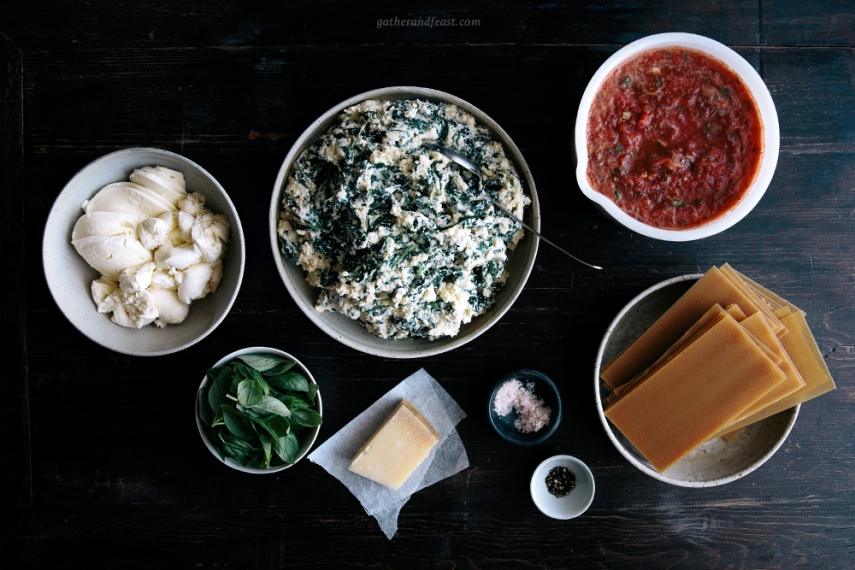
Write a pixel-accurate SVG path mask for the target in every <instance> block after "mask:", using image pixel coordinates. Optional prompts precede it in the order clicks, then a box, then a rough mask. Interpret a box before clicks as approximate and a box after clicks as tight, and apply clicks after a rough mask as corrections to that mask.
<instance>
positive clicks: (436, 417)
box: [309, 369, 469, 539]
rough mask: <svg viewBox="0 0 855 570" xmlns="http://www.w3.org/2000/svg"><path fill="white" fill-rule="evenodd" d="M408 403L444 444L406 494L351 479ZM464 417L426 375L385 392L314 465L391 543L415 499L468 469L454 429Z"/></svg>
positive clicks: (404, 490) (314, 455) (402, 490)
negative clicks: (353, 463)
mask: <svg viewBox="0 0 855 570" xmlns="http://www.w3.org/2000/svg"><path fill="white" fill-rule="evenodd" d="M403 398H405V399H407V400H409V402H410V403H412V404H413V405H414V406H415V407H416V408H418V410H419V411H420V412H421V413H422V415H423V416H424V417H425V418H426V419H427V420H428V421H429V422H430V423H431V425H433V427H434V429H435V430H436V432H437V434H438V435H439V443H438V444H437V445H435V446H434V448H433V449H432V450H431V452H430V454H429V455H428V456H427V458H426V459H425V460H424V461H423V462H422V464H421V465H420V466H419V467H418V468H417V469H416V471H414V472H413V474H412V475H410V478H409V479H407V480H406V482H404V484H403V485H402V486H401V488H400V489H398V490H397V491H392V490H391V489H388V488H386V487H384V486H383V485H380V484H378V483H375V482H374V481H371V480H370V479H366V478H365V477H362V476H360V475H357V474H355V473H351V472H350V471H349V470H348V469H347V467H348V465H350V460H351V459H352V458H353V456H354V454H356V452H357V451H358V450H359V448H360V447H362V445H363V444H364V443H365V442H366V441H367V440H368V438H369V437H371V435H372V434H373V433H374V432H375V431H376V430H377V428H379V427H380V425H381V424H382V423H383V422H384V421H385V420H386V418H387V417H389V414H391V413H392V411H393V410H394V409H395V406H397V405H398V403H399V402H400V401H401V399H403ZM465 417H466V413H465V412H464V411H463V410H462V409H461V408H460V406H458V405H457V402H455V401H454V399H453V398H452V397H451V396H450V395H449V394H448V392H446V391H445V390H444V389H443V388H442V386H440V385H439V383H438V382H437V381H436V380H434V379H433V377H431V375H430V374H428V373H427V372H425V370H424V369H421V370H419V371H418V372H416V373H415V374H413V375H412V376H410V377H409V378H407V379H405V380H403V381H402V382H401V383H400V384H398V385H397V386H395V387H394V388H392V389H391V390H389V391H388V392H386V394H384V395H383V396H382V397H381V398H380V399H379V400H377V401H376V402H375V403H374V404H372V405H371V406H370V407H369V408H368V409H367V410H365V411H364V412H362V413H361V414H359V415H358V416H357V417H356V418H354V419H353V421H351V422H350V423H349V424H347V425H346V426H344V427H343V428H342V429H341V430H340V431H339V432H338V433H336V434H335V435H334V436H332V437H331V438H330V439H328V440H327V441H326V442H325V443H324V444H323V445H322V446H320V447H319V448H317V449H316V450H315V451H314V452H312V454H311V455H309V461H311V462H313V463H317V464H318V465H320V466H321V467H323V468H324V469H326V470H327V471H328V472H329V473H330V474H331V475H332V476H333V477H335V478H336V479H338V480H339V481H341V482H342V483H344V485H345V487H347V488H348V489H349V490H350V492H351V493H353V494H354V496H355V497H356V498H357V499H359V502H360V503H361V504H362V507H363V508H364V509H365V512H367V513H368V514H369V515H371V516H373V517H374V518H376V519H377V522H378V523H379V524H380V529H381V530H382V531H383V533H384V534H385V535H386V538H389V539H391V538H392V537H393V536H394V535H395V532H396V531H397V530H398V514H399V513H400V512H401V508H402V507H403V506H404V505H405V504H406V502H407V501H408V500H409V499H410V496H412V494H413V493H415V492H417V491H420V490H421V489H424V488H425V487H428V486H430V485H433V484H434V483H437V482H439V481H442V480H443V479H445V478H446V477H450V476H452V475H454V474H455V473H458V472H460V471H462V470H463V469H466V468H467V467H469V457H468V456H467V455H466V449H465V448H464V447H463V441H461V439H460V436H459V435H458V434H457V430H456V429H455V426H456V425H457V424H458V423H459V422H460V420H462V419H463V418H465Z"/></svg>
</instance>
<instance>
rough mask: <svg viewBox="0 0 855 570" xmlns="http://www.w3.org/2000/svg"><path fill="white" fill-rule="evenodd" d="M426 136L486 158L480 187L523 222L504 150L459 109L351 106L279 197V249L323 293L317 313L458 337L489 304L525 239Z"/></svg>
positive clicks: (418, 104) (401, 331) (372, 326)
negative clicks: (427, 145)
mask: <svg viewBox="0 0 855 570" xmlns="http://www.w3.org/2000/svg"><path fill="white" fill-rule="evenodd" d="M423 141H428V142H437V143H439V144H441V145H444V146H446V147H449V148H452V149H454V150H456V151H458V152H459V153H461V154H463V155H464V156H466V157H467V158H469V159H470V160H472V161H473V162H475V163H476V164H479V165H480V166H481V176H482V180H483V187H484V190H485V191H486V192H489V193H490V195H491V196H492V197H493V198H495V199H497V200H498V201H499V202H500V203H501V204H502V205H503V206H505V207H506V208H507V209H508V210H509V211H511V212H513V213H514V214H515V215H516V216H518V217H520V218H522V215H523V209H524V207H525V206H526V205H528V204H529V203H530V199H529V198H528V196H526V195H525V193H524V192H523V185H522V181H521V179H520V177H519V175H518V174H517V173H516V171H515V170H514V167H513V166H512V164H511V162H510V161H509V160H508V158H507V157H506V156H505V152H504V150H503V148H502V145H501V144H500V143H498V142H496V141H494V140H493V139H492V138H491V136H490V133H489V132H488V131H487V129H486V128H484V127H482V126H480V125H477V124H476V123H475V119H474V118H473V117H472V116H471V115H470V114H468V113H466V112H464V111H462V110H461V109H459V108H458V107H456V106H454V105H448V104H444V103H434V102H428V101H420V100H412V101H374V100H369V101H364V102H362V103H360V104H358V105H355V106H353V107H350V108H347V109H345V110H344V111H343V112H342V113H341V115H340V116H339V117H338V123H337V124H335V125H334V126H333V127H331V128H330V129H329V131H327V133H326V134H324V135H322V136H320V137H319V138H318V140H317V141H315V142H314V143H313V144H312V145H311V146H309V147H308V148H307V149H306V150H305V151H304V152H303V153H302V154H301V155H300V157H299V158H298V159H297V161H296V162H295V164H294V167H293V169H292V173H291V176H290V179H289V180H288V183H287V184H286V188H285V190H284V192H283V197H282V213H281V219H280V221H279V227H278V234H279V237H280V244H281V249H282V252H283V254H284V255H285V257H286V258H288V259H289V260H291V261H292V262H294V263H296V264H298V265H299V266H301V267H302V268H303V269H304V270H305V271H306V272H307V276H306V279H307V281H308V282H309V284H311V285H313V286H315V287H319V288H321V293H320V296H319V298H318V301H317V304H316V305H315V308H316V310H318V311H319V312H323V311H327V310H331V311H337V312H339V313H341V314H343V315H347V316H348V317H350V318H352V319H356V320H358V321H360V322H361V323H363V324H364V325H365V326H366V327H367V328H368V330H369V331H371V332H373V333H374V334H376V335H377V336H379V337H382V338H391V339H402V338H408V337H414V338H430V339H435V338H439V337H444V336H454V335H456V334H457V333H458V331H459V330H460V325H462V324H465V323H468V322H469V321H470V320H472V318H473V317H475V316H477V315H480V314H482V313H484V312H485V311H486V310H487V309H488V308H490V306H491V305H492V304H493V301H494V299H495V295H496V293H497V292H498V291H499V290H500V289H501V287H502V286H503V285H504V283H505V281H506V280H507V277H508V275H507V272H506V271H505V262H506V260H507V254H508V251H509V250H512V249H514V247H516V244H517V243H518V242H519V241H520V240H521V239H522V237H523V229H522V228H521V227H520V226H519V224H518V223H517V222H515V221H514V220H511V219H510V218H509V217H508V216H506V215H504V214H502V213H501V212H500V211H499V210H498V209H497V208H494V207H493V205H492V204H491V203H490V201H489V200H487V198H486V197H484V196H483V195H481V194H480V192H478V189H477V181H476V179H475V177H474V176H473V175H472V174H471V173H469V172H467V171H466V170H464V169H463V168H461V167H459V166H457V165H455V164H454V163H452V162H451V161H449V160H448V159H447V158H446V157H444V156H443V155H441V154H439V153H436V152H434V151H428V150H427V149H425V148H424V147H423V146H422V142H423Z"/></svg>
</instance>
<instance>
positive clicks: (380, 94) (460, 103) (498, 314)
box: [268, 86, 540, 359]
mask: <svg viewBox="0 0 855 570" xmlns="http://www.w3.org/2000/svg"><path fill="white" fill-rule="evenodd" d="M395 94H401V95H415V96H417V97H425V98H427V99H432V100H438V101H445V102H450V103H452V104H454V105H456V106H457V107H460V108H461V109H463V110H464V111H466V112H468V113H469V114H471V115H473V116H474V117H475V119H476V120H477V121H479V122H480V123H481V124H482V125H483V126H484V127H486V128H487V129H488V130H490V131H491V132H492V133H493V134H495V135H496V137H497V138H498V139H500V140H499V142H501V143H502V146H503V147H504V148H505V150H506V154H509V155H511V156H510V157H509V158H511V160H512V161H513V162H514V163H515V164H514V166H516V167H517V169H518V170H519V175H520V177H521V178H522V179H523V180H525V184H526V186H527V190H528V195H529V197H530V198H531V208H532V210H531V212H532V223H531V224H530V225H531V226H532V227H533V228H534V229H535V230H537V231H540V205H539V201H538V198H537V190H536V188H535V184H534V177H533V176H532V174H531V169H530V168H529V166H528V163H527V162H526V161H525V157H524V156H523V154H522V152H520V149H519V147H517V145H516V143H515V142H514V141H513V139H511V137H510V136H509V135H508V133H507V132H505V130H504V129H502V127H501V126H499V124H498V123H497V122H496V121H494V120H493V119H492V118H491V117H490V116H489V115H487V114H486V113H485V112H484V111H482V110H481V109H479V108H478V107H476V106H474V105H472V104H471V103H469V102H467V101H465V100H463V99H461V98H459V97H456V96H454V95H451V94H450V93H446V92H444V91H439V90H437V89H430V88H428V87H415V86H393V87H383V88H380V89H372V90H371V91H365V92H364V93H360V94H358V95H354V96H353V97H350V98H349V99H345V100H344V101H342V102H341V103H338V104H337V105H334V106H333V107H331V108H330V109H328V110H327V111H326V112H324V113H323V114H322V115H321V116H320V117H318V118H317V119H315V120H314V121H313V122H312V124H311V125H309V126H308V127H307V128H306V129H305V130H304V131H303V132H302V133H301V134H300V136H299V137H298V138H297V140H296V141H294V144H293V145H292V146H291V148H290V150H289V151H288V154H287V155H286V156H285V159H284V161H283V162H282V166H281V167H280V169H279V173H278V174H277V176H276V182H275V183H274V185H273V196H272V197H271V199H270V213H269V218H268V224H269V226H270V246H271V249H272V250H273V257H274V261H275V263H276V269H277V271H278V272H279V277H280V278H281V279H282V282H283V283H284V285H285V288H286V289H287V290H288V293H289V294H290V295H291V297H292V298H295V300H296V298H297V297H299V294H298V292H297V291H295V290H293V286H292V285H291V280H290V278H289V276H288V275H287V274H286V272H285V268H284V266H283V264H285V263H290V262H288V261H286V260H284V259H283V258H282V253H281V252H280V251H279V236H278V235H277V233H276V227H277V225H278V223H279V205H280V202H281V196H282V188H283V186H284V184H285V182H286V179H287V177H288V175H289V174H290V171H291V166H292V165H293V164H294V162H295V161H296V160H297V158H298V157H299V155H300V153H302V152H303V150H305V149H306V148H307V147H308V145H310V144H311V143H312V141H313V140H314V139H315V138H316V137H317V135H316V134H314V132H315V131H316V130H317V129H318V128H319V127H321V126H322V125H323V124H324V123H326V122H327V121H329V120H331V119H332V118H334V117H335V116H336V115H338V114H339V113H341V111H343V110H344V109H346V108H348V107H351V106H353V105H356V104H358V103H361V102H362V101H366V100H368V99H374V98H387V99H388V98H390V96H392V95H395ZM401 99H403V97H402V98H401ZM517 158H518V159H519V160H518V161H517V160H516V159H517ZM526 237H531V239H532V240H534V243H533V247H534V251H533V255H532V256H531V259H530V260H529V262H528V263H527V264H526V266H525V267H524V268H523V271H522V273H523V274H522V275H521V279H522V281H521V284H520V291H519V292H522V290H523V289H524V288H525V284H526V283H527V282H528V278H529V277H530V276H531V271H532V269H533V268H534V263H535V260H536V259H537V251H538V248H539V246H540V238H539V237H538V236H536V235H534V234H532V233H531V232H527V234H526ZM295 267H296V266H295ZM299 269H300V270H302V271H304V270H303V269H302V268H299ZM304 273H305V271H304ZM519 292H518V293H519ZM511 305H513V303H508V304H506V305H505V306H504V307H498V306H496V305H493V307H491V309H490V311H495V312H494V313H493V314H492V315H491V316H490V318H491V319H493V322H492V324H491V326H492V325H493V324H495V323H496V322H498V321H499V320H500V319H501V318H502V316H504V314H505V313H506V312H507V311H508V310H509V309H510V308H511ZM297 306H298V307H299V308H300V310H301V311H302V312H303V314H305V315H306V316H307V317H308V318H309V320H310V321H312V323H314V324H315V325H316V326H317V327H318V328H320V329H321V330H322V331H323V332H324V333H326V334H327V335H329V336H330V337H332V338H333V339H335V340H337V341H338V342H340V343H342V344H344V345H345V346H349V347H350V348H352V349H354V350H357V351H359V352H363V353H365V354H372V355H374V356H380V357H384V358H395V359H408V358H423V357H426V356H435V355H437V354H441V353H444V352H448V351H450V350H454V349H455V348H459V347H460V346H463V345H464V344H466V343H468V342H470V341H472V340H474V339H475V338H477V337H479V336H481V335H482V334H483V333H484V332H486V331H487V329H488V328H490V327H478V328H477V329H476V330H475V331H474V332H473V333H471V334H470V335H469V336H467V337H465V338H463V337H462V336H461V335H460V334H458V336H457V337H455V338H454V340H452V341H450V342H447V343H444V344H437V345H435V346H428V347H427V348H424V349H421V350H414V351H412V352H399V351H392V350H385V349H382V348H376V349H372V350H366V349H365V348H364V347H363V346H362V345H360V344H359V343H358V342H354V341H352V340H351V339H350V338H348V337H346V336H344V335H340V334H338V333H337V332H336V331H334V330H332V329H331V328H330V327H329V326H328V325H327V324H326V323H325V322H323V321H322V320H320V319H319V318H318V316H317V314H316V313H315V310H314V308H312V307H307V306H304V305H303V304H302V303H297ZM485 317H487V315H479V317H478V318H485ZM345 318H347V317H345ZM378 338H379V337H378ZM389 342H405V341H391V340H390V341H389Z"/></svg>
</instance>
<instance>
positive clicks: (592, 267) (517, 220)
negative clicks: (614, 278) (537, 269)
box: [481, 191, 602, 269]
mask: <svg viewBox="0 0 855 570" xmlns="http://www.w3.org/2000/svg"><path fill="white" fill-rule="evenodd" d="M481 194H483V195H484V196H486V197H487V199H488V200H490V202H492V203H493V205H494V206H495V207H497V208H498V209H499V210H501V211H502V213H503V214H505V215H506V216H508V217H510V218H511V219H513V220H515V221H516V222H517V223H518V224H520V225H521V226H522V227H524V228H525V229H527V230H528V231H530V232H531V233H533V234H534V235H536V236H537V237H539V238H540V239H542V240H543V241H545V242H546V243H548V244H549V245H551V246H552V247H554V248H555V249H557V250H558V251H560V252H561V253H563V254H564V255H566V256H568V257H570V258H572V259H575V260H576V261H578V262H579V263H581V264H582V265H587V266H588V267H590V268H591V269H602V267H600V266H599V265H592V264H590V263H588V262H587V261H582V260H581V259H579V258H578V257H576V256H575V255H573V254H572V253H570V252H568V251H567V250H565V249H564V248H562V247H560V246H558V245H556V244H554V243H552V242H551V241H549V240H548V239H546V238H545V237H543V235H542V234H541V233H540V232H539V231H537V230H536V229H534V228H533V227H531V226H530V225H528V224H527V223H525V222H524V221H522V220H521V219H519V218H518V217H516V216H515V215H513V214H512V213H511V212H510V211H509V210H508V209H507V208H505V207H504V206H502V205H501V204H500V203H499V202H498V201H497V200H495V199H494V198H493V197H492V196H490V195H489V194H487V193H486V192H484V191H482V192H481Z"/></svg>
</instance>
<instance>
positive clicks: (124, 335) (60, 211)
mask: <svg viewBox="0 0 855 570" xmlns="http://www.w3.org/2000/svg"><path fill="white" fill-rule="evenodd" d="M143 166H164V167H166V168H170V169H173V170H177V171H179V172H181V173H182V174H184V178H185V180H186V183H187V191H188V192H199V193H200V194H202V195H203V196H204V197H205V205H206V206H207V207H209V208H210V209H211V210H213V211H214V212H215V213H218V214H223V215H224V216H226V218H228V221H229V225H230V226H231V227H230V229H229V243H228V245H227V246H226V254H225V257H224V258H223V279H222V281H221V282H220V285H219V287H218V288H217V290H216V291H215V292H214V293H211V294H209V295H208V296H206V297H205V298H203V299H200V300H198V301H194V302H193V303H192V304H191V305H190V313H189V315H188V316H187V319H186V320H185V321H184V322H183V323H181V324H178V325H168V326H167V327H165V328H162V329H161V328H158V327H156V326H155V325H153V324H152V325H149V326H146V327H143V328H141V329H131V328H126V327H122V326H119V325H117V324H115V323H113V322H112V321H111V320H110V316H109V315H105V314H101V313H98V311H97V310H96V308H95V303H94V302H93V301H92V295H91V292H90V286H91V283H92V281H94V280H95V279H98V278H99V277H100V274H99V273H98V272H97V271H96V270H94V269H92V268H91V267H90V266H89V264H88V263H86V261H85V260H84V259H83V258H82V257H81V256H80V255H79V254H78V253H77V251H76V250H75V249H74V246H72V245H71V230H72V229H73V228H74V224H75V223H76V222H77V220H78V218H80V216H82V215H83V209H82V208H81V207H80V206H81V204H82V203H83V201H84V200H88V199H89V198H91V197H92V196H93V195H94V194H95V193H96V192H98V191H99V190H100V189H101V188H103V187H104V186H106V185H107V184H110V183H112V182H121V181H126V180H128V176H130V174H131V173H132V172H133V171H134V169H136V168H140V167H143ZM245 257H246V254H245V251H244V238H243V228H242V227H241V224H240V218H239V217H238V213H237V210H236V209H235V206H234V204H233V203H232V201H231V199H230V198H229V196H228V194H226V191H225V190H224V189H223V187H222V186H220V184H219V182H217V181H216V179H214V177H213V176H211V174H209V173H208V171H206V170H205V169H204V168H202V167H201V166H199V165H198V164H196V163H195V162H193V161H192V160H189V159H187V158H184V157H183V156H180V155H177V154H175V153H172V152H169V151H166V150H161V149H155V148H128V149H124V150H119V151H116V152H112V153H110V154H108V155H106V156H102V157H101V158H99V159H97V160H95V161H93V162H91V163H89V164H88V165H86V166H85V167H83V169H82V170H81V171H80V172H78V173H77V174H75V175H74V176H73V177H72V178H71V180H70V181H69V182H68V184H66V185H65V188H63V189H62V192H60V194H59V196H58V197H57V199H56V201H55V202H54V203H53V206H52V207H51V210H50V214H49V215H48V220H47V224H46V225H45V231H44V238H43V241H42V261H43V264H44V272H45V277H46V278H47V284H48V288H49V289H50V292H51V295H53V298H54V301H56V304H57V305H58V306H59V309H60V310H61V311H62V312H63V314H64V315H65V316H66V318H67V319H68V320H69V321H71V324H72V325H74V326H75V327H76V328H77V330H79V331H80V332H82V333H83V334H84V335H86V336H87V337H89V338H90V339H91V340H93V341H95V342H96V343H98V344H100V345H101V346H103V347H105V348H108V349H110V350H114V351H116V352H120V353H123V354H129V355H131V356H159V355H163V354H170V353H173V352H178V351H180V350H183V349H185V348H187V347H189V346H192V345H194V344H196V343H197V342H199V341H200V340H202V339H203V338H205V337H206V336H208V335H209V334H210V333H211V332H212V331H213V330H214V329H215V328H217V326H219V324H220V323H221V322H222V321H223V319H224V318H225V317H226V315H227V314H228V312H229V309H231V307H232V304H233V303H234V300H235V298H236V297H237V294H238V291H239V290H240V284H241V281H242V280H243V270H244V259H245Z"/></svg>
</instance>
